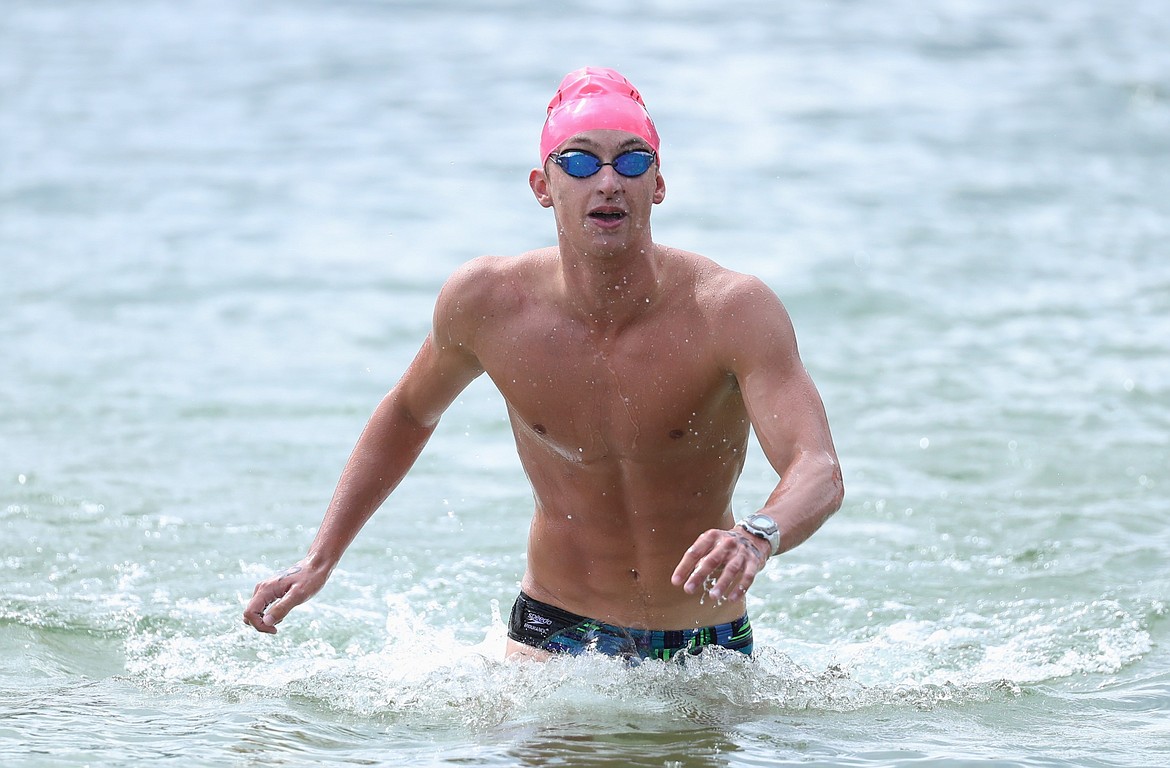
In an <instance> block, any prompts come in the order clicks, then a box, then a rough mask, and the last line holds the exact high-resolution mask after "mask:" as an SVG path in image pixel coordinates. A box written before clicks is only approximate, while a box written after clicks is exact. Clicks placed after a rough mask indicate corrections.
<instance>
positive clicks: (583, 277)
mask: <svg viewBox="0 0 1170 768" xmlns="http://www.w3.org/2000/svg"><path fill="white" fill-rule="evenodd" d="M560 272H561V282H562V286H563V291H564V298H565V304H566V306H568V307H569V308H570V310H571V311H572V313H573V314H574V315H576V316H577V317H578V319H580V320H581V322H583V323H584V324H585V325H586V326H587V327H588V328H589V329H590V330H593V331H599V332H610V331H616V330H620V329H621V328H623V327H625V326H626V325H628V324H629V323H630V322H632V321H633V320H634V319H635V318H637V317H639V316H641V315H642V314H644V313H645V312H646V311H647V310H648V309H650V308H651V307H653V305H654V302H655V300H656V299H657V297H658V288H659V259H658V249H657V247H656V246H655V245H654V244H653V243H647V245H646V247H645V248H637V249H631V251H628V252H623V253H621V254H604V255H597V254H590V253H581V252H574V251H569V250H566V248H565V245H564V243H562V244H561V258H560Z"/></svg>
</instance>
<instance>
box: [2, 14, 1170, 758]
mask: <svg viewBox="0 0 1170 768" xmlns="http://www.w3.org/2000/svg"><path fill="white" fill-rule="evenodd" d="M1167 10H1168V9H1167V6H1166V4H1165V3H1164V2H1163V0H1118V1H1117V2H1112V3H1101V2H1094V1H1093V0H1068V1H1067V2H1061V3H1056V2H1047V1H1046V0H1020V1H1019V2H1014V3H1005V2H995V1H994V0H941V1H940V2H936V3H916V2H911V0H887V1H882V2H872V3H858V2H847V1H845V0H834V1H831V2H830V1H827V0H818V1H816V2H805V3H778V2H771V1H769V0H757V1H756V2H741V3H730V4H723V5H722V6H720V5H719V4H712V3H709V2H695V1H693V0H670V1H669V2H668V1H667V0H659V2H648V1H645V0H643V1H641V2H621V3H619V2H615V1H613V0H595V1H594V2H590V3H584V2H562V3H536V2H521V1H520V0H513V1H512V2H498V3H473V2H464V3H459V2H454V1H453V0H447V1H446V2H441V1H435V2H422V1H421V0H418V1H416V2H405V1H404V2H395V1H393V0H383V1H381V2H375V1H374V0H345V1H341V2H327V1H326V0H291V1H290V2H283V3H277V2H268V1H265V2H260V1H258V0H256V1H251V2H249V1H246V0H196V1H195V2H190V3H169V2H162V0H153V1H152V0H143V1H141V2H133V1H132V0H85V1H82V0H72V1H68V0H61V1H59V2H42V1H41V0H0V365H2V373H0V383H2V386H0V542H2V543H0V587H2V589H0V759H2V761H3V764H4V765H6V766H9V765H12V766H16V765H19V766H41V765H45V766H80V765H101V766H122V765H125V766H129V765H141V764H160V765H162V764H175V765H178V764H181V765H250V764H257V765H309V764H313V765H348V764H360V765H411V766H514V765H561V766H576V765H581V766H614V767H616V766H661V767H666V768H681V767H682V766H713V767H722V766H771V765H785V764H807V763H812V764H819V765H840V766H859V767H865V768H870V767H874V766H915V768H919V767H921V766H959V765H980V766H991V765H996V766H1003V765H1018V766H1086V765H1087V766H1165V765H1167V764H1170V717H1168V715H1170V617H1168V616H1167V601H1168V600H1170V564H1168V562H1167V556H1166V553H1167V552H1168V551H1170V526H1168V525H1167V516H1168V513H1170V504H1168V502H1167V492H1168V491H1170V471H1168V470H1170V448H1168V446H1167V434H1168V432H1170V248H1168V244H1170V46H1167V45H1166V40H1168V39H1170V13H1167ZM584 64H598V65H605V66H613V67H616V68H618V69H620V70H622V71H623V72H624V73H625V74H626V75H627V76H629V77H630V79H631V80H633V82H635V83H636V84H637V85H638V86H639V87H640V89H641V90H642V92H643V95H644V96H645V98H646V100H647V103H648V104H649V106H650V108H651V111H652V113H653V114H654V116H655V118H656V121H657V123H658V127H659V129H660V131H661V133H662V135H663V138H664V144H663V149H662V157H663V172H664V175H665V177H666V181H667V186H668V194H667V199H666V201H665V202H664V204H663V205H662V206H660V207H659V208H658V209H656V212H655V235H656V238H657V239H658V240H659V241H661V242H664V243H668V244H671V245H676V246H679V247H683V248H687V249H691V250H696V251H699V252H702V253H704V254H706V255H708V256H711V257H712V258H715V259H716V260H718V261H720V262H721V263H723V264H725V265H726V266H728V267H731V268H733V269H737V270H740V271H745V272H752V273H756V274H758V275H760V276H761V277H763V278H764V279H765V280H766V281H767V282H768V283H769V284H770V285H771V286H772V287H773V288H774V289H775V290H776V291H777V293H778V294H779V295H780V296H781V297H782V299H783V300H784V301H785V303H786V305H787V306H788V308H789V310H790V312H791V314H792V316H793V319H794V322H795V324H796V328H797V332H798V334H799V337H800V343H801V350H802V354H803V356H804V360H805V363H806V365H807V366H808V368H809V370H810V371H811V372H812V375H813V377H814V379H815V380H816V382H817V384H818V386H819V387H820V389H821V392H822V395H823V396H824V399H825V403H826V407H827V409H828V412H829V417H830V421H831V423H832V425H833V429H834V436H835V438H836V441H837V446H838V449H839V452H840V455H841V460H842V465H843V468H844V471H845V479H846V487H847V498H846V501H845V504H844V506H843V508H842V509H841V511H840V512H839V513H838V514H837V516H836V517H835V518H833V519H832V520H831V521H830V522H829V523H828V524H827V525H826V527H825V528H824V529H823V530H822V531H821V532H820V533H818V534H817V535H816V536H815V537H814V538H813V539H811V540H810V541H809V542H808V543H806V544H805V545H804V546H802V547H801V548H799V549H797V550H795V551H793V552H791V553H789V554H787V555H785V556H784V557H782V558H780V559H778V560H776V561H774V562H772V563H771V564H770V565H769V567H768V569H767V571H766V572H765V573H764V575H763V576H762V577H761V579H760V580H759V581H758V582H757V585H756V587H755V588H754V589H753V594H752V596H751V597H750V610H751V612H752V617H753V624H754V626H755V627H756V632H757V647H758V648H759V649H760V650H759V653H758V655H757V658H756V659H755V660H753V661H751V662H748V661H746V660H744V659H742V658H723V657H719V656H711V657H709V658H708V657H704V658H702V659H699V660H698V661H697V662H696V663H688V664H687V665H686V666H685V667H678V666H673V665H664V664H657V663H654V664H644V665H641V666H639V667H634V668H627V667H625V666H623V665H621V664H620V663H619V662H616V661H613V660H609V659H603V658H576V659H561V660H556V661H554V662H552V663H549V664H546V665H530V664H505V663H503V662H502V661H500V660H499V658H498V651H499V649H500V648H501V645H502V636H503V626H502V624H501V622H500V618H499V612H500V611H501V610H503V611H505V612H506V611H507V609H508V607H509V605H510V602H511V600H512V598H513V597H514V596H515V592H516V588H517V583H518V579H519V577H520V575H521V573H522V570H523V564H524V550H523V548H524V542H525V534H526V528H527V522H528V519H529V515H530V512H531V498H530V495H529V492H528V489H527V485H526V482H525V480H524V477H523V474H522V472H521V471H520V469H519V466H518V462H517V460H516V459H515V456H514V450H513V445H512V440H511V436H510V434H509V431H508V425H507V422H506V419H505V416H504V411H503V407H502V403H501V402H500V400H499V397H498V395H496V394H495V392H494V391H493V390H492V389H491V387H490V385H489V384H488V383H487V382H486V380H484V381H481V382H477V383H476V384H475V385H473V386H472V387H471V388H470V389H469V390H468V391H467V393H466V394H465V396H463V397H462V398H461V399H460V400H459V401H458V402H457V403H456V405H455V406H454V407H453V408H452V410H451V411H450V412H449V413H448V414H447V416H446V418H445V420H444V422H443V424H442V425H441V427H440V429H439V432H438V433H437V434H436V436H435V438H434V439H433V440H432V442H431V444H430V446H428V449H427V451H426V452H425V453H424V455H423V457H422V458H421V459H420V461H419V464H418V465H417V467H416V470H415V472H414V473H413V474H412V475H411V476H410V477H409V478H408V480H407V481H406V482H405V483H404V484H403V485H402V486H401V487H400V489H399V490H398V492H397V493H396V494H395V495H394V496H393V498H392V499H391V501H390V502H389V503H388V504H387V505H386V507H385V508H384V509H383V510H382V511H381V512H380V513H379V514H378V515H376V516H375V518H374V519H373V520H372V521H371V522H370V524H369V525H368V526H367V527H366V529H365V530H364V531H363V533H362V535H361V536H360V537H359V538H358V540H357V542H356V543H355V544H354V546H353V547H352V548H351V550H350V551H349V553H348V554H347V556H346V558H345V559H344V560H343V561H342V563H341V566H340V568H339V569H338V571H337V572H336V574H335V576H334V578H333V579H332V581H331V582H330V583H329V585H328V586H327V588H326V589H325V590H324V591H323V592H322V593H321V594H320V595H319V596H318V597H317V599H316V600H315V601H313V602H312V603H311V604H309V605H306V606H304V607H302V608H301V609H299V610H298V611H297V612H295V613H294V614H293V615H292V616H290V618H289V619H288V620H287V621H286V622H285V623H284V624H283V625H282V629H281V633H280V634H279V635H278V636H276V637H267V636H261V635H258V634H257V633H255V632H251V631H250V630H246V629H245V628H244V626H243V625H242V623H241V621H240V611H241V608H242V605H243V603H244V601H245V600H246V598H247V596H248V595H250V593H251V589H252V586H253V584H254V583H255V582H256V581H257V580H258V579H260V578H262V577H263V576H265V575H266V574H268V573H270V572H271V571H272V570H274V569H278V568H281V567H283V566H286V565H288V564H290V563H292V562H294V561H295V560H297V559H298V558H299V557H300V556H301V555H302V554H303V553H304V551H305V549H306V547H307V545H308V543H309V541H310V540H311V539H312V536H313V533H314V531H315V526H316V525H317V523H318V522H319V521H320V518H321V514H322V512H323V510H324V507H325V505H326V503H327V501H328V499H329V497H330V495H331V493H332V489H333V483H334V481H335V480H336V477H337V474H338V472H339V471H340V469H341V466H342V464H343V463H344V461H345V458H346V456H347V454H348V451H349V448H350V447H351V446H352V444H353V441H354V440H355V439H356V437H357V435H358V433H359V431H360V429H361V427H362V425H363V424H364V422H365V419H366V417H367V416H368V414H369V413H370V411H371V410H372V408H373V407H374V405H375V404H376V403H377V401H378V399H379V398H380V396H381V394H382V393H383V392H385V391H386V390H387V389H388V388H389V387H390V386H391V385H392V384H393V383H394V381H395V379H396V378H397V376H398V374H399V373H400V372H401V370H402V369H403V368H404V367H405V365H406V363H407V362H408V361H409V359H410V358H411V356H412V355H413V353H414V351H415V349H416V348H417V345H418V344H419V342H420V340H421V339H422V337H423V335H424V334H425V332H426V329H427V325H428V322H429V315H430V310H431V306H432V301H433V298H434V295H435V293H436V291H437V289H438V287H439V286H440V284H441V283H442V281H443V280H444V279H445V277H446V276H447V275H448V274H449V273H450V272H451V271H453V270H454V269H455V268H456V267H457V266H458V265H459V264H460V263H462V262H463V261H465V260H467V259H469V258H472V257H474V256H477V255H479V254H482V253H497V254H510V253H516V252H519V251H521V250H525V249H528V248H532V247H538V246H543V245H547V244H550V243H552V242H553V225H552V219H551V215H550V214H549V212H548V211H546V210H544V209H542V208H540V207H539V206H538V205H537V204H536V203H535V201H534V200H533V199H532V197H531V193H530V191H529V190H528V188H527V173H528V171H529V169H530V168H531V167H532V166H533V165H534V164H535V162H536V159H537V158H536V153H537V138H538V136H539V129H540V123H541V120H542V119H543V115H544V107H545V105H546V103H547V100H548V98H549V97H550V95H551V93H552V91H553V90H554V89H555V86H556V84H557V83H558V82H559V79H560V77H561V76H562V75H563V74H564V73H565V72H566V71H568V70H570V69H574V68H576V67H578V66H581V65H584ZM774 482H775V478H774V477H773V475H772V473H771V470H770V469H769V468H768V467H767V465H766V463H765V462H764V461H763V458H762V456H761V454H760V451H759V450H758V448H755V447H753V452H752V454H751V455H750V456H749V460H748V464H747V468H746V469H745V472H744V476H743V479H742V481H741V484H740V487H739V490H738V492H737V495H736V502H735V506H736V512H737V514H738V515H740V516H742V515H743V514H746V513H747V512H750V511H752V510H753V509H754V506H755V505H757V504H758V503H760V502H761V501H762V499H763V498H764V497H765V496H766V494H767V493H768V491H769V490H770V489H771V487H772V485H773V484H774Z"/></svg>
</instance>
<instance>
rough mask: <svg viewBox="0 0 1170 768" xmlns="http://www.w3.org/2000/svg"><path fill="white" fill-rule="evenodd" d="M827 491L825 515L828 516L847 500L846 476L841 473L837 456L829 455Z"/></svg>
mask: <svg viewBox="0 0 1170 768" xmlns="http://www.w3.org/2000/svg"><path fill="white" fill-rule="evenodd" d="M825 491H826V494H827V497H828V498H827V505H826V506H827V510H826V513H825V516H826V517H828V516H829V515H832V514H833V513H834V512H836V511H837V510H839V509H840V508H841V505H842V504H843V503H844V501H845V478H844V476H843V475H842V474H841V464H840V462H838V461H837V457H836V456H830V457H829V466H828V477H827V478H826V480H825Z"/></svg>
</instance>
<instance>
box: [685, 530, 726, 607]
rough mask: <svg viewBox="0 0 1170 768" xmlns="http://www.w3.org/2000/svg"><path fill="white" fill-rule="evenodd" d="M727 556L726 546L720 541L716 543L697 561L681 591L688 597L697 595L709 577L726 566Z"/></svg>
mask: <svg viewBox="0 0 1170 768" xmlns="http://www.w3.org/2000/svg"><path fill="white" fill-rule="evenodd" d="M728 555H729V552H728V548H727V546H726V545H725V544H724V543H723V542H722V541H717V542H716V543H715V544H714V546H712V547H711V551H710V552H708V553H707V554H706V555H705V556H704V557H702V558H701V559H700V560H699V562H698V564H697V565H696V566H695V569H694V570H693V571H692V572H691V575H690V578H688V579H687V583H686V584H684V585H683V591H684V592H686V593H687V594H689V595H695V594H698V593H699V592H700V591H701V590H702V589H703V588H704V585H706V584H707V582H708V580H709V579H710V578H711V576H712V575H713V574H717V573H719V572H720V571H721V570H722V569H723V568H724V567H725V566H726V564H727V560H728Z"/></svg>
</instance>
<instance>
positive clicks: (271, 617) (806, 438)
mask: <svg viewBox="0 0 1170 768" xmlns="http://www.w3.org/2000/svg"><path fill="white" fill-rule="evenodd" d="M659 149H660V140H659V136H658V131H657V129H656V127H655V125H654V122H653V120H652V119H651V118H650V115H649V113H648V112H647V109H646V106H645V103H644V101H643V99H642V96H641V95H640V93H639V92H638V90H637V89H636V88H635V87H634V86H633V85H632V84H631V83H630V82H629V81H628V80H626V79H625V78H624V77H623V76H622V75H620V74H619V73H617V72H615V71H613V70H611V69H603V68H594V67H587V68H584V69H581V70H577V71H575V72H571V73H569V74H568V75H567V76H566V77H565V78H564V80H563V81H562V82H561V85H560V88H559V89H558V90H557V93H556V95H555V96H554V97H553V99H552V101H551V102H550V104H549V107H548V112H547V118H546V120H545V123H544V127H543V130H542V132H541V137H540V156H539V161H540V165H539V166H538V167H536V168H535V169H533V170H532V171H531V173H530V174H529V185H530V187H531V189H532V193H533V195H534V196H535V198H536V201H537V202H538V203H539V204H540V205H541V206H543V207H545V208H548V209H551V212H552V215H553V218H554V221H555V224H556V235H557V243H556V245H555V246H552V247H547V248H541V249H537V250H533V251H529V252H527V253H523V254H520V255H517V256H511V257H480V258H477V259H474V260H472V261H470V262H468V263H466V264H464V265H463V266H462V267H460V268H459V269H458V270H456V271H455V273H454V274H452V275H451V276H450V278H449V279H448V280H447V281H446V283H445V284H444V285H443V287H442V289H441V290H440V292H439V295H438V298H437V301H436V304H435V309H434V314H433V325H432V328H431V330H430V333H429V334H428V335H427V337H426V338H425V339H424V340H423V342H422V345H421V348H420V349H419V351H418V353H417V355H416V357H415V358H414V360H413V362H412V363H411V364H410V365H409V367H408V368H407V369H406V371H405V373H404V374H403V375H402V377H401V378H400V379H399V381H398V382H397V383H396V384H395V385H394V387H393V388H392V389H391V390H390V391H389V393H388V394H387V395H386V396H385V397H384V398H383V400H382V402H381V403H380V404H379V405H378V407H377V408H376V409H375V411H374V413H373V415H372V416H371V418H370V420H369V422H368V424H367V425H366V428H365V430H364V431H363V433H362V435H361V437H360V438H359V440H358V442H357V445H356V446H355V448H354V450H353V453H352V455H351V456H350V458H349V461H348V462H347V464H346V466H345V469H344V470H343V472H342V475H341V478H340V480H339V481H338V484H337V488H336V490H335V492H334V495H333V498H332V501H331V502H330V504H329V507H328V509H327V510H326V512H325V515H324V519H323V520H322V522H321V526H320V528H319V529H318V531H317V535H316V537H315V539H314V540H313V542H312V544H311V545H310V548H309V551H308V553H307V554H306V556H305V557H304V558H303V559H302V560H300V561H299V562H298V563H297V564H296V565H295V566H293V567H292V568H289V569H287V570H286V571H283V572H281V573H279V574H277V575H274V576H272V577H270V578H267V579H265V580H263V581H261V582H260V583H259V584H257V585H256V588H255V591H254V593H253V596H252V598H251V601H250V602H249V603H248V605H247V607H246V608H245V611H244V621H245V623H247V624H248V625H250V626H252V627H253V628H255V629H256V630H258V631H260V632H265V633H275V632H276V631H277V626H278V625H279V624H280V622H281V621H283V620H284V619H285V617H286V616H287V615H288V614H289V612H290V611H291V610H292V609H293V608H295V607H296V606H298V605H300V604H301V603H303V602H305V601H306V600H308V599H309V598H311V597H313V596H314V595H315V594H317V592H319V591H320V590H321V588H322V587H323V586H324V585H325V582H326V580H327V579H328V578H329V575H330V573H331V572H332V570H333V568H334V567H335V566H336V565H337V563H338V561H339V560H340V559H341V557H342V555H343V553H344V552H345V550H346V548H347V547H348V546H349V545H350V543H351V542H352V541H353V540H354V538H355V537H356V536H357V535H358V532H359V530H360V529H361V528H362V526H363V525H364V524H365V522H366V521H367V520H368V519H369V518H370V516H371V515H373V514H374V512H375V511H376V510H377V509H378V508H379V507H380V506H381V505H382V504H383V502H384V501H385V500H386V499H387V498H388V497H389V495H390V494H391V492H392V491H393V490H394V488H395V487H396V486H397V485H398V484H399V482H400V481H401V480H402V479H403V477H404V476H405V475H406V474H407V472H408V471H409V470H410V468H411V466H412V465H413V464H414V462H415V460H416V459H417V458H418V456H419V454H420V452H421V451H422V450H423V448H424V446H425V445H426V443H427V440H428V438H429V437H430V436H431V434H432V433H433V432H434V430H435V428H436V426H437V425H438V423H439V419H440V417H441V416H442V415H443V413H444V412H445V411H446V410H447V408H448V407H449V406H450V405H451V404H452V402H454V400H455V399H456V398H457V397H458V396H459V394H460V393H461V392H462V391H463V390H464V388H466V387H467V386H468V384H470V383H471V382H472V381H473V380H474V379H476V378H477V377H479V376H481V375H483V374H487V375H488V376H489V377H490V378H491V380H492V381H493V382H494V384H495V385H496V387H497V388H498V389H499V391H500V393H501V395H502V396H503V399H504V401H505V404H506V408H507V414H508V418H509V420H510V422H511V427H512V432H513V434H514V436H515V441H516V449H517V451H518V453H519V457H520V461H521V463H522V465H523V468H524V470H525V472H526V474H527V477H528V480H529V482H530V483H531V486H532V488H531V490H532V494H533V499H534V505H533V515H532V520H531V524H530V527H529V534H528V545H527V547H528V549H527V565H526V569H525V571H524V574H523V576H522V579H521V582H520V595H519V597H517V598H516V603H515V605H514V607H513V610H512V612H511V620H510V622H509V630H508V636H509V638H508V641H507V649H506V653H507V654H508V656H509V657H518V658H519V657H528V658H545V657H547V656H548V655H550V654H555V653H577V652H581V651H583V650H595V651H598V652H602V653H613V654H622V655H627V654H634V655H638V656H641V657H648V658H671V657H673V656H676V655H678V654H680V653H686V654H689V653H696V652H699V651H701V650H702V648H704V647H706V646H710V645H717V646H721V647H725V648H730V649H732V650H739V651H743V652H746V653H750V652H751V649H752V638H751V624H750V621H749V620H748V617H747V610H746V594H747V591H748V589H749V587H751V585H752V583H753V581H754V580H755V578H756V576H757V575H758V574H759V573H760V571H761V570H762V569H763V568H764V565H765V563H767V561H768V560H769V559H770V558H772V557H776V556H778V555H780V554H782V553H784V552H786V551H788V550H790V549H792V548H793V547H795V546H797V545H799V544H801V543H802V542H804V541H805V540H806V539H808V538H809V536H811V535H812V534H813V533H814V532H815V531H817V529H819V528H820V527H821V525H822V524H823V523H824V522H825V520H826V519H828V517H829V516H830V515H832V514H833V512H835V511H836V510H837V509H838V508H839V507H840V505H841V501H842V497H843V494H844V487H843V484H842V478H841V471H840V467H839V465H838V461H837V455H836V451H835V449H834V446H833V441H832V437H831V435H830V430H829V424H828V420H827V417H826V415H825V409H824V406H823V405H822V402H821V398H820V395H819V394H818V392H817V389H816V387H815V386H814V384H813V382H812V380H811V378H810V377H809V375H808V373H807V371H806V370H805V368H804V365H803V363H802V362H801V359H800V355H799V353H798V350H797V344H796V337H795V333H794V330H793V327H792V322H791V320H790V318H789V316H788V313H787V312H786V310H785V308H784V306H783V304H782V303H781V301H780V299H779V298H778V297H777V296H776V294H775V293H774V292H773V291H772V290H771V289H770V288H769V287H768V286H767V285H765V284H764V283H763V282H762V281H761V280H760V279H758V278H756V277H753V276H750V275H745V274H741V273H737V272H734V271H731V270H729V269H726V268H724V267H722V266H720V265H719V264H717V263H715V262H714V261H712V260H710V259H708V258H705V257H703V256H700V255H698V254H696V253H691V252H688V251H685V250H681V249H678V248H673V247H670V246H667V245H663V244H660V243H658V242H656V241H655V240H654V239H653V237H652V235H651V229H650V214H651V210H652V209H653V207H654V206H655V205H658V204H660V203H662V202H663V200H664V199H665V196H666V183H665V181H664V179H663V176H662V172H661V158H660V155H659ZM752 430H754V431H755V434H756V436H757V439H758V441H759V444H760V446H761V447H762V448H763V452H764V455H765V456H766V457H767V459H768V461H769V463H770V464H771V465H772V467H773V468H774V469H775V471H776V473H777V475H778V476H779V481H778V483H777V485H776V487H775V489H774V490H773V491H772V492H771V493H770V494H769V495H768V497H767V498H766V499H762V500H761V502H760V503H759V505H758V511H757V512H755V513H754V514H752V515H749V516H747V517H746V518H745V519H743V520H741V521H738V522H737V521H736V520H735V518H734V516H733V514H732V509H731V502H732V493H733V491H734V489H735V486H736V482H737V480H738V478H739V475H740V472H741V470H742V469H743V465H744V457H745V454H746V452H747V447H748V439H749V435H750V433H751V431H752ZM461 545H462V544H458V543H453V544H452V546H461Z"/></svg>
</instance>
